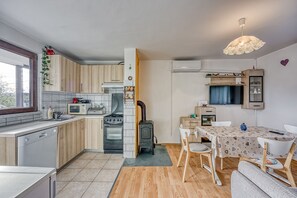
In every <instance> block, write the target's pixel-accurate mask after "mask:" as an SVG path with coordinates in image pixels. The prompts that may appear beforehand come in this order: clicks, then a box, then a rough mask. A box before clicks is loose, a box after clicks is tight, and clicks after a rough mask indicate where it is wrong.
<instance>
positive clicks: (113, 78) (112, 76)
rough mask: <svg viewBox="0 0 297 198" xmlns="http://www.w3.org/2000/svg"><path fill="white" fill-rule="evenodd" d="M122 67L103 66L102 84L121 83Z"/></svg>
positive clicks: (122, 79) (122, 76)
mask: <svg viewBox="0 0 297 198" xmlns="http://www.w3.org/2000/svg"><path fill="white" fill-rule="evenodd" d="M123 81H124V65H105V66H104V82H123Z"/></svg>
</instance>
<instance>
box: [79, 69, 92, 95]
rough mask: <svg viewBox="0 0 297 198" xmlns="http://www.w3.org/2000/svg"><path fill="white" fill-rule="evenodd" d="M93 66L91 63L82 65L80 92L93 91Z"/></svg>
mask: <svg viewBox="0 0 297 198" xmlns="http://www.w3.org/2000/svg"><path fill="white" fill-rule="evenodd" d="M91 76H92V68H91V67H89V65H81V66H80V93H91V85H92V79H91Z"/></svg>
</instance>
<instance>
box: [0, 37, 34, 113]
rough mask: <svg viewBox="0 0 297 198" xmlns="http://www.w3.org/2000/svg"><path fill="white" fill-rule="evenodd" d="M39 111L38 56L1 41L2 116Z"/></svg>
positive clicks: (0, 99) (0, 97)
mask: <svg viewBox="0 0 297 198" xmlns="http://www.w3.org/2000/svg"><path fill="white" fill-rule="evenodd" d="M33 111H37V55H36V54H35V53H32V52H30V51H27V50H25V49H22V48H19V47H17V46H14V45H12V44H9V43H7V42H5V41H2V40H0V115H3V114H11V113H23V112H33Z"/></svg>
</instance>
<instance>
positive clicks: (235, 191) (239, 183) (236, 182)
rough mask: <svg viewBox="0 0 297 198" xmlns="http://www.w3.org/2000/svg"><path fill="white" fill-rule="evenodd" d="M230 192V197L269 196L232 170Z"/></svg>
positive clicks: (256, 197)
mask: <svg viewBox="0 0 297 198" xmlns="http://www.w3.org/2000/svg"><path fill="white" fill-rule="evenodd" d="M231 194H232V198H252V197H253V198H262V197H263V198H265V197H269V196H268V195H267V194H266V193H265V192H263V191H262V190H261V189H260V188H258V187H257V186H256V185H255V184H254V183H253V182H251V181H250V180H249V179H248V178H246V177H245V176H244V175H242V174H241V173H240V172H238V171H233V172H232V175H231Z"/></svg>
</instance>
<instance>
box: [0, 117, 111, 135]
mask: <svg viewBox="0 0 297 198" xmlns="http://www.w3.org/2000/svg"><path fill="white" fill-rule="evenodd" d="M105 115H107V114H104V115H77V116H74V118H71V119H68V120H63V121H55V120H49V121H47V120H39V121H34V122H28V123H24V124H17V125H10V126H5V127H0V137H18V136H22V135H26V134H29V133H32V132H35V131H40V130H43V129H48V128H52V127H57V126H59V125H63V124H66V123H69V122H74V121H77V120H81V119H85V118H103V116H105Z"/></svg>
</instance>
